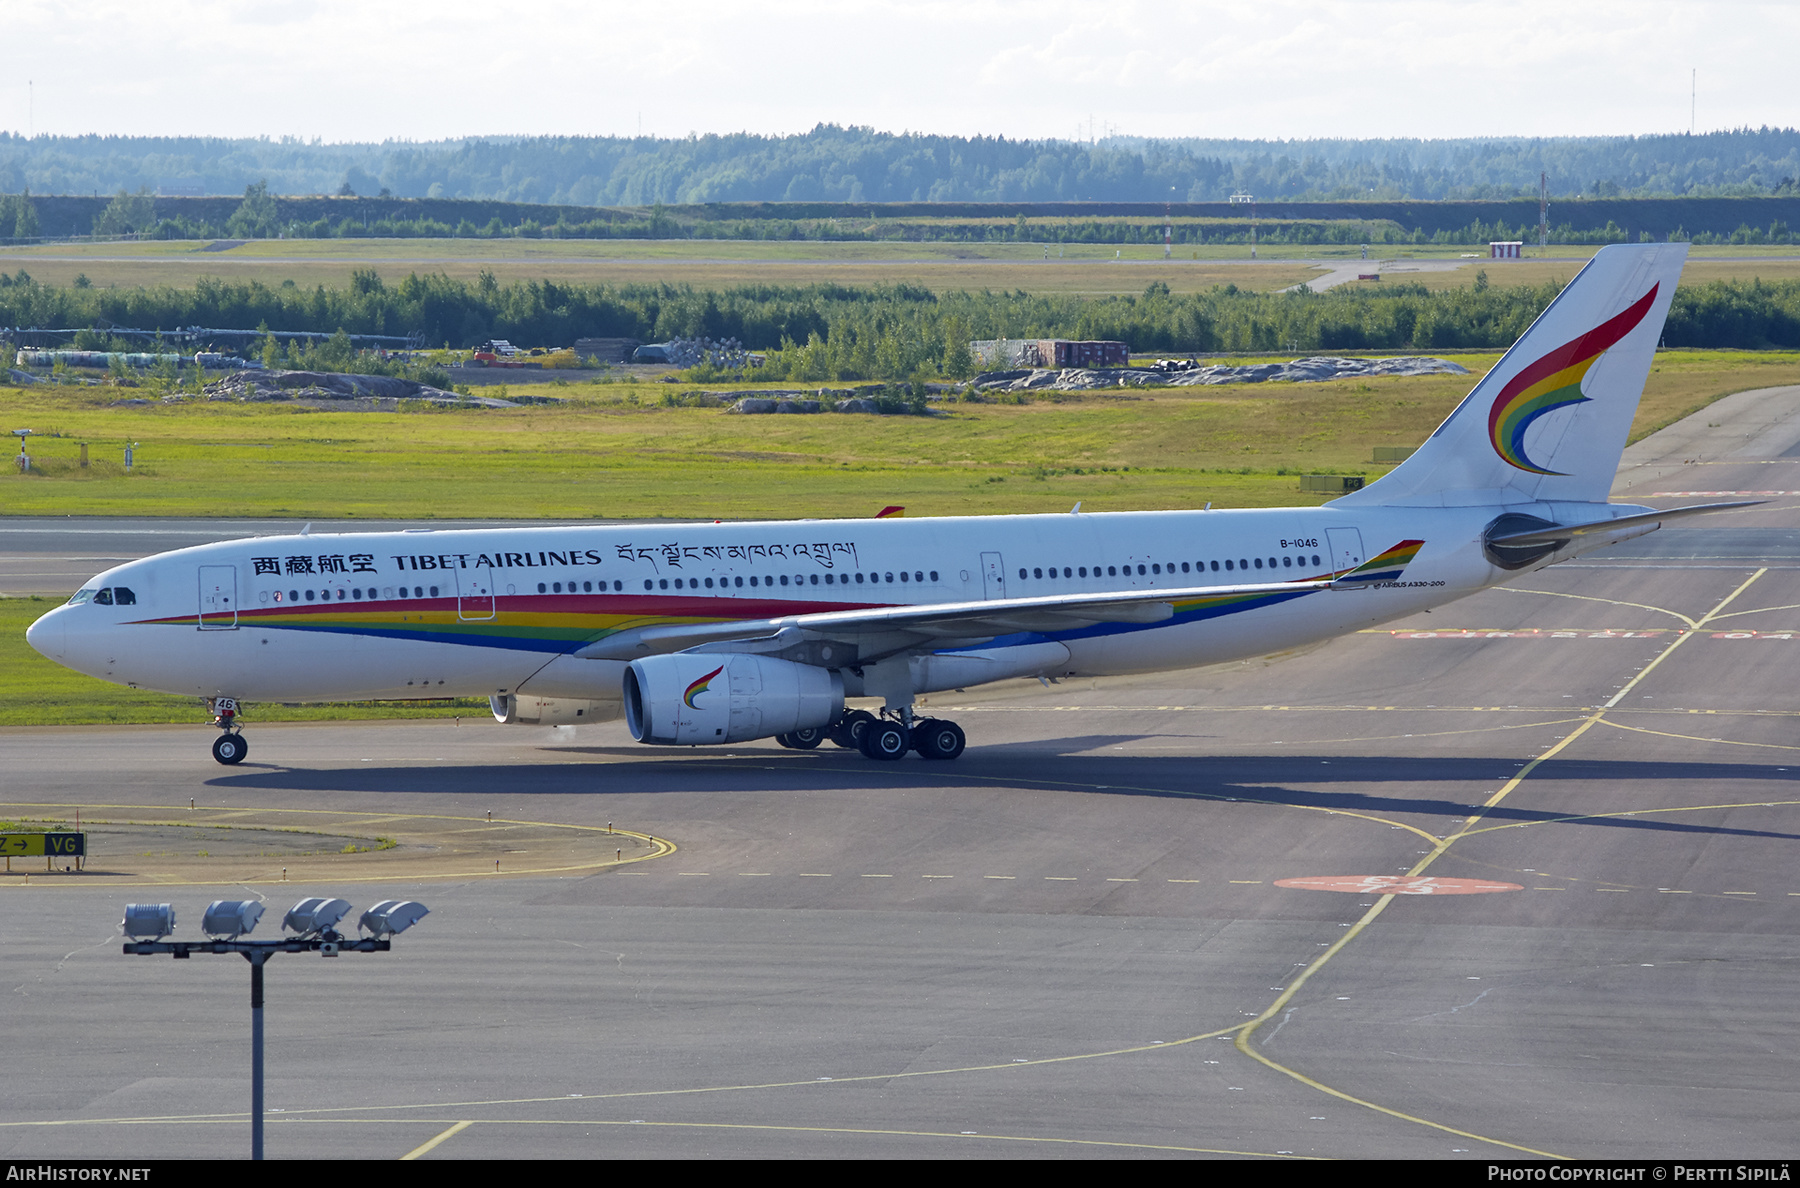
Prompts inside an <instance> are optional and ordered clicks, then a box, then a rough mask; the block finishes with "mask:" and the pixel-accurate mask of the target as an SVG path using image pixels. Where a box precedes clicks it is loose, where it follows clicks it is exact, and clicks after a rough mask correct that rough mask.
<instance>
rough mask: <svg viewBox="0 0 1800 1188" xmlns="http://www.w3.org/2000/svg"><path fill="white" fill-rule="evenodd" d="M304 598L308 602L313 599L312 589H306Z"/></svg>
mask: <svg viewBox="0 0 1800 1188" xmlns="http://www.w3.org/2000/svg"><path fill="white" fill-rule="evenodd" d="M306 600H307V601H308V602H312V601H314V598H313V592H312V591H311V590H308V591H307V592H306Z"/></svg>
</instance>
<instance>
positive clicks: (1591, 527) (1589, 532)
mask: <svg viewBox="0 0 1800 1188" xmlns="http://www.w3.org/2000/svg"><path fill="white" fill-rule="evenodd" d="M1763 502H1765V501H1764V500H1761V499H1743V500H1739V501H1738V502H1736V503H1696V504H1694V505H1693V506H1691V507H1672V508H1670V509H1669V510H1668V511H1655V512H1644V513H1642V514H1641V515H1635V516H1620V517H1618V518H1617V519H1614V520H1594V521H1591V522H1590V523H1586V524H1553V525H1551V526H1550V527H1548V528H1533V529H1532V530H1530V531H1529V532H1513V533H1508V534H1507V535H1505V536H1495V537H1490V538H1489V539H1488V543H1489V544H1490V545H1513V546H1519V545H1540V544H1542V545H1549V544H1561V543H1562V542H1564V541H1568V540H1574V539H1575V538H1576V537H1578V536H1604V535H1606V534H1607V533H1611V532H1617V531H1620V530H1621V529H1626V528H1641V527H1643V526H1644V525H1646V524H1661V523H1662V522H1663V521H1665V520H1674V519H1679V518H1680V517H1682V516H1697V515H1700V514H1701V513H1702V512H1716V511H1726V510H1729V509H1730V508H1734V507H1756V506H1757V505H1758V504H1761V503H1763Z"/></svg>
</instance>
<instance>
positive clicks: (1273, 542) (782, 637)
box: [26, 244, 1744, 764]
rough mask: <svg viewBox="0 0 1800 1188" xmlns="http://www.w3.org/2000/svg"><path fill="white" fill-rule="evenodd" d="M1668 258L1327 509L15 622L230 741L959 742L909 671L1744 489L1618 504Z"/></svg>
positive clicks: (210, 570)
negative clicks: (261, 705)
mask: <svg viewBox="0 0 1800 1188" xmlns="http://www.w3.org/2000/svg"><path fill="white" fill-rule="evenodd" d="M1686 256H1687V248H1686V245H1684V244H1647V245H1620V246H1614V247H1606V248H1603V249H1601V250H1600V251H1599V252H1598V253H1597V254H1596V255H1595V257H1594V258H1593V260H1592V261H1591V262H1590V263H1589V264H1588V265H1587V266H1586V267H1585V268H1583V269H1582V270H1581V272H1580V273H1579V274H1578V275H1577V276H1576V278H1575V279H1574V280H1573V281H1572V282H1570V284H1569V285H1568V286H1567V287H1566V288H1565V289H1564V290H1563V291H1562V293H1561V294H1560V295H1559V296H1558V297H1557V298H1556V300H1555V301H1554V302H1552V303H1551V305H1550V306H1549V308H1547V309H1546V310H1545V311H1544V312H1543V313H1542V314H1541V315H1539V317H1538V318H1537V319H1536V321H1535V322H1533V324H1532V325H1531V327H1530V328H1529V329H1528V330H1526V332H1525V334H1524V335H1523V337H1521V338H1520V339H1519V341H1518V342H1517V343H1515V344H1514V345H1513V347H1512V348H1511V350H1509V351H1508V352H1507V353H1506V354H1505V356H1503V357H1502V358H1501V360H1500V361H1499V363H1498V364H1496V365H1495V367H1494V368H1493V369H1492V370H1491V371H1489V372H1488V374H1487V375H1486V376H1485V377H1483V378H1482V380H1481V381H1480V382H1479V383H1478V384H1477V385H1476V386H1475V388H1474V389H1473V391H1471V392H1470V393H1469V395H1468V396H1467V397H1466V398H1465V399H1464V400H1463V401H1462V402H1461V403H1460V404H1459V405H1458V406H1457V408H1456V409H1455V411H1453V412H1452V413H1451V414H1450V416H1449V417H1448V418H1447V419H1446V420H1445V421H1444V423H1443V424H1442V425H1440V426H1439V427H1438V428H1437V430H1436V431H1435V432H1434V433H1433V434H1432V435H1431V437H1430V438H1429V439H1427V440H1426V441H1425V443H1424V444H1423V445H1422V446H1421V447H1420V448H1419V449H1418V450H1416V451H1415V452H1414V453H1413V454H1412V455H1411V456H1410V457H1409V458H1408V459H1407V460H1406V461H1404V462H1403V463H1401V464H1400V465H1399V466H1397V467H1395V468H1394V469H1393V470H1392V471H1390V472H1389V473H1388V474H1386V475H1384V476H1382V477H1381V478H1380V479H1378V480H1377V481H1375V482H1373V483H1371V484H1369V485H1368V486H1366V487H1364V488H1362V489H1360V490H1357V491H1353V492H1351V493H1349V494H1346V495H1344V496H1342V497H1341V498H1338V499H1334V500H1332V501H1330V502H1328V503H1326V504H1324V505H1323V506H1319V507H1302V508H1256V509H1243V510H1211V509H1210V508H1209V509H1208V510H1201V511H1160V512H1121V513H1109V514H1095V513H1084V512H1082V511H1081V510H1080V505H1079V504H1078V505H1076V508H1075V510H1074V511H1072V512H1070V513H1068V514H1059V515H1015V516H979V517H965V518H944V519H927V518H914V519H905V518H894V517H885V518H876V519H867V520H789V521H770V522H762V523H721V522H715V523H710V524H681V525H666V526H645V525H630V526H613V525H591V526H575V527H525V528H499V529H482V530H445V531H438V530H431V529H414V530H408V531H406V532H399V533H392V532H388V533H345V534H323V533H319V534H315V533H311V532H310V531H302V532H301V533H299V534H298V535H289V536H266V537H258V538H254V539H250V540H236V541H229V542H224V543H219V544H211V545H203V546H200V547H197V548H187V549H180V550H177V551H174V552H169V553H164V554H161V555H159V556H154V557H149V558H145V559H143V560H139V561H132V562H129V563H127V564H124V565H120V566H117V567H116V568H113V569H109V570H107V571H106V572H104V573H102V574H100V575H99V576H98V577H96V578H94V579H93V580H92V581H90V582H88V583H87V584H85V585H84V586H83V587H82V588H81V589H80V590H79V591H78V592H77V593H76V594H75V595H74V596H73V597H71V598H70V599H69V601H68V602H67V603H66V604H65V605H63V606H60V607H57V608H56V609H54V610H52V611H50V612H49V613H48V614H46V615H44V616H43V617H42V618H40V619H38V620H37V621H36V622H35V623H33V624H32V626H31V627H30V628H29V630H28V631H27V633H26V635H27V639H28V640H29V641H30V643H31V645H32V647H34V648H36V649H37V650H38V651H39V652H41V653H43V654H44V655H45V656H48V657H49V658H50V659H52V660H55V661H57V662H59V663H61V664H64V665H66V666H68V667H70V668H73V669H76V670H77V671H80V672H84V673H88V674H91V675H93V676H96V677H100V678H103V679H105V680H109V681H114V682H118V683H121V684H127V685H130V686H132V687H133V688H141V689H155V690H161V691H163V692H166V693H178V694H189V695H196V696H198V697H200V698H203V699H204V700H205V703H206V705H207V708H208V712H210V713H211V714H212V716H213V724H214V725H215V726H217V727H218V728H219V734H218V736H217V738H216V740H215V742H214V744H213V757H214V758H215V759H217V760H218V762H220V763H224V764H235V763H240V762H242V761H243V759H244V757H245V755H246V754H248V744H247V742H246V741H245V738H244V735H243V730H242V726H243V723H242V720H241V712H240V710H241V706H242V705H243V703H245V702H256V701H284V702H305V701H351V700H365V699H382V700H388V699H425V698H444V697H475V696H485V697H486V698H488V701H489V704H490V705H491V706H492V708H493V713H494V716H495V718H496V719H498V720H499V721H500V722H503V723H507V724H536V725H581V724H585V723H591V722H604V721H609V720H612V719H616V718H618V717H620V716H623V717H624V719H625V720H626V723H627V724H628V726H629V728H630V731H631V734H632V736H633V737H634V738H636V739H637V740H638V741H640V742H644V743H651V744H658V745H672V746H700V745H710V744H724V743H742V742H747V741H750V740H754V739H763V738H773V739H775V740H776V741H777V742H779V743H780V744H781V745H783V746H785V747H789V748H795V749H810V748H813V747H817V746H818V745H820V743H821V742H823V741H825V740H827V739H829V740H830V741H831V742H833V743H834V744H836V745H838V746H842V747H845V748H851V749H856V750H859V751H860V752H861V753H862V754H863V755H865V756H867V757H868V758H870V759H872V760H889V761H891V760H898V759H901V758H903V757H905V756H906V755H907V754H909V753H916V754H917V755H918V756H920V757H921V758H922V759H934V760H945V759H954V758H955V757H956V756H958V755H959V754H961V753H962V751H963V747H964V742H965V736H964V733H963V730H962V728H961V727H959V726H958V725H957V724H956V723H954V722H952V721H949V720H947V719H941V718H934V717H929V716H921V715H920V714H916V713H915V712H914V706H915V703H916V699H917V698H918V697H919V696H920V695H921V694H925V693H931V692H936V691H941V690H949V689H963V688H967V687H969V686H972V685H981V684H986V683H990V682H994V681H1002V680H1008V679H1014V678H1043V679H1059V678H1068V677H1090V676H1103V675H1113V674H1123V673H1145V672H1156V671H1163V670H1169V669H1179V668H1189V667H1194V666H1198V665H1204V664H1213V663H1218V662H1221V661H1228V660H1234V659H1242V658H1247V657H1252V656H1258V655H1264V654H1267V653H1270V652H1274V651H1280V650H1284V649H1290V648H1294V647H1297V646H1299V645H1303V644H1308V643H1312V642H1314V641H1318V640H1323V639H1327V638H1329V637H1332V636H1336V635H1341V634H1344V633H1347V632H1352V631H1357V630H1359V629H1362V628H1365V627H1369V626H1373V625H1376V624H1379V623H1383V622H1387V621H1390V620H1393V619H1398V618H1401V617H1403V616H1406V615H1411V614H1414V613H1416V612H1418V611H1422V610H1426V609H1429V608H1431V607H1436V606H1441V605H1443V604H1445V603H1448V602H1451V601H1453V600H1455V599H1458V598H1463V597H1466V596H1468V595H1470V594H1473V593H1475V592H1477V591H1479V590H1483V589H1485V588H1487V587H1490V586H1493V585H1496V584H1498V583H1501V582H1505V581H1508V580H1511V579H1513V578H1516V577H1519V576H1521V575H1524V574H1528V573H1531V572H1533V571H1535V570H1537V569H1540V568H1542V567H1544V566H1546V565H1550V564H1552V563H1554V562H1557V561H1564V560H1567V559H1569V558H1571V557H1576V556H1580V555H1582V554H1584V553H1587V552H1589V551H1591V550H1594V549H1598V548H1603V547H1605V546H1607V545H1611V544H1616V543H1618V542H1620V541H1624V540H1628V539H1630V538H1632V537H1635V536H1639V535H1642V534H1644V533H1647V532H1652V531H1654V530H1655V529H1657V528H1658V527H1660V526H1661V524H1662V523H1663V522H1664V521H1667V520H1669V519H1671V518H1674V517H1676V516H1685V515H1691V514H1695V513H1698V512H1704V511H1712V510H1718V509H1721V508H1726V507H1740V506H1744V504H1742V503H1726V504H1710V505H1703V506H1695V507H1684V508H1677V509H1673V510H1664V511H1658V510H1655V509H1653V508H1648V507H1639V506H1633V505H1625V504H1614V503H1609V502H1608V501H1607V495H1608V491H1609V489H1610V486H1611V483H1612V479H1613V476H1614V474H1615V472H1616V470H1617V468H1618V463H1619V457H1620V453H1621V451H1622V450H1623V448H1624V445H1625V439H1626V434H1627V432H1628V430H1629V428H1630V425H1631V420H1632V416H1633V414H1634V413H1635V411H1636V408H1637V403H1638V399H1639V397H1640V396H1641V395H1642V392H1643V387H1644V382H1645V379H1646V378H1647V376H1648V374H1649V368H1650V364H1651V359H1652V357H1653V355H1654V353H1655V349H1656V345H1657V341H1658V339H1659V337H1660V335H1661V333H1662V327H1663V322H1664V319H1665V318H1666V316H1667V314H1668V309H1669V302H1670V299H1671V297H1672V296H1673V294H1674V290H1675V285H1676V282H1677V280H1678V279H1679V277H1680V274H1681V268H1682V265H1683V263H1684V262H1685V260H1686ZM849 698H864V699H879V701H880V707H879V709H873V710H871V709H856V708H847V707H846V699H849Z"/></svg>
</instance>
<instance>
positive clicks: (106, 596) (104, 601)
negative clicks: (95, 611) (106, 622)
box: [94, 589, 112, 606]
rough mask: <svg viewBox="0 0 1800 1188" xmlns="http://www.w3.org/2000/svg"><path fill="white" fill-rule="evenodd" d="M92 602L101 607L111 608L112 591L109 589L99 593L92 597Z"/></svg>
mask: <svg viewBox="0 0 1800 1188" xmlns="http://www.w3.org/2000/svg"><path fill="white" fill-rule="evenodd" d="M94 601H95V602H97V603H99V604H100V605H101V606H111V605H112V591H111V590H110V589H108V590H102V591H100V593H98V594H96V595H94Z"/></svg>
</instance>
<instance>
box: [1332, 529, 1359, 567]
mask: <svg viewBox="0 0 1800 1188" xmlns="http://www.w3.org/2000/svg"><path fill="white" fill-rule="evenodd" d="M1325 542H1326V543H1327V544H1328V545H1330V546H1331V569H1332V572H1333V573H1343V572H1344V571H1345V570H1347V569H1355V568H1356V567H1357V566H1358V565H1361V564H1362V563H1363V561H1364V560H1366V558H1365V557H1364V556H1363V546H1362V533H1361V532H1359V531H1357V530H1356V529H1355V528H1327V529H1325Z"/></svg>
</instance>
